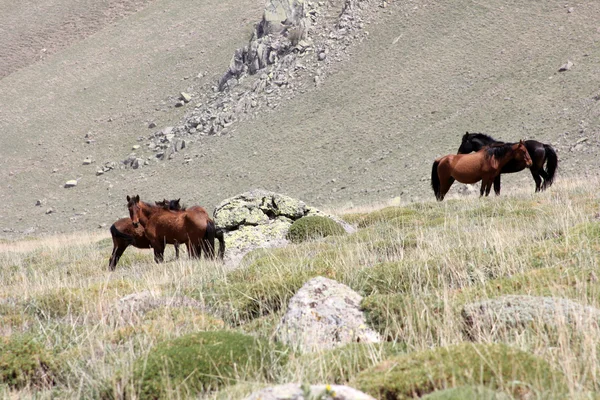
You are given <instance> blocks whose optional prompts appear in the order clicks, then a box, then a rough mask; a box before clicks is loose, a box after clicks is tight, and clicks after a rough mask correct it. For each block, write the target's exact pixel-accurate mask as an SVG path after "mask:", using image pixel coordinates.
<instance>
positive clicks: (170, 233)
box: [127, 195, 225, 263]
mask: <svg viewBox="0 0 600 400" xmlns="http://www.w3.org/2000/svg"><path fill="white" fill-rule="evenodd" d="M127 208H128V209H129V216H130V217H131V221H132V222H133V226H134V227H136V226H138V225H142V226H143V227H144V231H145V234H146V237H147V238H148V240H149V241H150V245H151V246H152V248H153V249H154V260H155V261H156V262H157V263H160V262H162V261H163V255H164V250H165V245H166V244H175V243H185V244H186V246H187V249H188V253H189V254H190V257H192V258H199V257H200V255H201V253H202V250H204V256H205V257H206V258H214V257H215V238H217V239H219V245H220V246H219V258H220V259H223V256H224V253H225V241H224V240H223V234H222V232H221V231H220V230H217V229H216V226H215V223H214V221H213V220H212V219H211V218H210V217H209V216H208V213H207V212H206V210H205V209H204V208H203V207H199V206H193V207H189V208H188V209H186V210H177V211H173V210H166V209H165V208H163V207H160V206H153V205H151V204H148V203H145V202H143V201H140V196H137V195H136V196H134V197H129V196H127Z"/></svg>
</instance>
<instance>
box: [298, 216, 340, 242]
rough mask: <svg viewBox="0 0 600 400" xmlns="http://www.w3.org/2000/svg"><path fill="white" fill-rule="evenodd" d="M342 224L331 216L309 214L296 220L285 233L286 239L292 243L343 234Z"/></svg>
mask: <svg viewBox="0 0 600 400" xmlns="http://www.w3.org/2000/svg"><path fill="white" fill-rule="evenodd" d="M345 234H346V230H345V229H344V227H343V226H341V225H340V224H338V223H337V222H335V221H334V220H332V219H331V218H327V217H321V216H318V215H311V216H307V217H303V218H300V219H298V220H296V221H295V222H294V223H293V224H292V225H291V226H290V229H289V231H288V233H287V239H288V240H289V241H291V242H293V243H301V242H304V241H307V240H312V239H320V238H323V237H326V236H333V235H336V236H339V235H345Z"/></svg>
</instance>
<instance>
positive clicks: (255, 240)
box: [214, 189, 356, 265]
mask: <svg viewBox="0 0 600 400" xmlns="http://www.w3.org/2000/svg"><path fill="white" fill-rule="evenodd" d="M305 216H321V217H327V218H330V219H332V220H333V221H335V222H337V223H338V224H339V225H340V226H342V227H343V229H344V230H345V231H346V232H354V231H355V230H356V229H355V228H354V227H353V226H352V225H350V224H348V223H347V222H345V221H343V220H342V219H340V218H338V217H336V216H334V215H330V214H326V213H324V212H322V211H320V210H317V209H315V208H313V207H310V206H308V205H307V204H306V203H304V202H303V201H302V200H297V199H294V198H292V197H289V196H286V195H283V194H279V193H275V192H269V191H266V190H260V189H255V190H251V191H248V192H245V193H242V194H239V195H237V196H234V197H231V198H229V199H226V200H223V201H222V202H221V204H219V205H218V206H217V208H216V209H215V212H214V219H215V223H216V225H217V226H218V227H219V229H222V230H223V231H224V237H225V247H226V248H227V251H226V252H225V262H226V263H227V264H229V265H237V264H238V263H239V261H240V260H241V259H242V258H243V256H244V255H245V254H246V253H248V252H250V251H252V250H254V249H257V248H270V247H281V246H285V245H286V244H288V243H289V240H288V238H287V237H286V236H287V233H288V231H289V228H290V226H291V225H292V223H293V222H294V221H296V220H298V219H300V218H303V217H305Z"/></svg>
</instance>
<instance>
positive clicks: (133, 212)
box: [127, 194, 142, 228]
mask: <svg viewBox="0 0 600 400" xmlns="http://www.w3.org/2000/svg"><path fill="white" fill-rule="evenodd" d="M127 209H128V210H129V218H131V222H132V223H133V227H134V228H137V227H138V225H139V223H140V213H141V212H142V209H141V208H140V196H139V195H137V194H136V195H135V196H134V197H129V196H127Z"/></svg>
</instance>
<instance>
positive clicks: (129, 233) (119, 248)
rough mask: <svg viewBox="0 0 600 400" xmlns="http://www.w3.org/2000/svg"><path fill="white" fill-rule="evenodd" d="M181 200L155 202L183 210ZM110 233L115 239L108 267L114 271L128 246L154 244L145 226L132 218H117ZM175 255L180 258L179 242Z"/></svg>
mask: <svg viewBox="0 0 600 400" xmlns="http://www.w3.org/2000/svg"><path fill="white" fill-rule="evenodd" d="M179 200H181V199H177V200H170V201H169V200H163V201H157V202H155V203H156V205H159V206H161V207H166V208H167V209H171V210H181V209H182V208H181V205H180V204H179ZM110 234H111V236H112V240H113V251H112V254H111V256H110V260H109V261H108V268H109V269H110V270H111V271H114V270H115V268H116V267H117V264H118V262H119V259H120V258H121V256H122V255H123V252H124V251H125V249H127V247H129V246H133V247H137V248H138V249H150V248H151V247H152V246H151V245H150V240H148V238H147V237H146V234H145V233H144V227H143V226H140V225H138V226H137V227H134V226H133V222H132V221H131V218H121V219H119V220H117V221H116V222H115V223H114V224H112V226H111V227H110ZM174 245H175V257H176V258H179V244H178V243H175V244H174Z"/></svg>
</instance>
